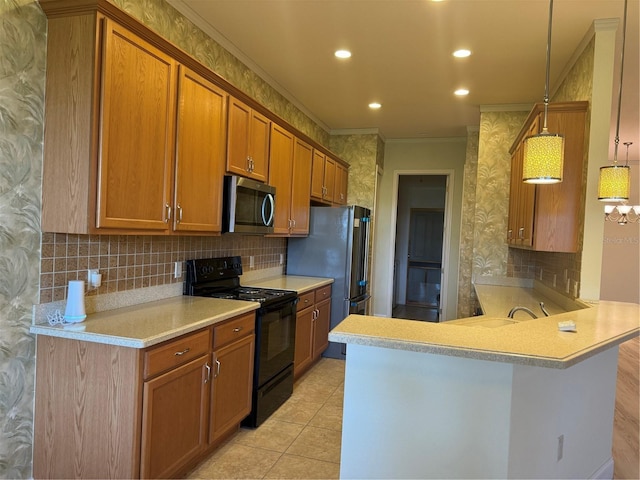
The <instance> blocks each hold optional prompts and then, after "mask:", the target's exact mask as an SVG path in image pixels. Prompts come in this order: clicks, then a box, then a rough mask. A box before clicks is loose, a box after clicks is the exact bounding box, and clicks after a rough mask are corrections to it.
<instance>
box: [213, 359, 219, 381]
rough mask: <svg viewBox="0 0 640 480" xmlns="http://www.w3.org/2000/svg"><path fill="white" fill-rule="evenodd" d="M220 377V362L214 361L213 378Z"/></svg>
mask: <svg viewBox="0 0 640 480" xmlns="http://www.w3.org/2000/svg"><path fill="white" fill-rule="evenodd" d="M219 376H220V360H217V359H216V374H215V377H214V378H217V377H219Z"/></svg>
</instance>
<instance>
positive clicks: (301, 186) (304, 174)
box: [291, 138, 313, 235]
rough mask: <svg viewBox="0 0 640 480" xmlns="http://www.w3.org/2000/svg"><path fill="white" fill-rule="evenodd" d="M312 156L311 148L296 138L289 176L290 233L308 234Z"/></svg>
mask: <svg viewBox="0 0 640 480" xmlns="http://www.w3.org/2000/svg"><path fill="white" fill-rule="evenodd" d="M312 157H313V148H312V147H311V146H310V145H309V144H307V143H305V142H303V141H302V140H300V139H298V138H296V139H295V145H294V150H293V173H292V177H291V187H292V188H291V220H292V225H291V235H308V234H309V208H310V206H311V205H310V199H309V197H310V191H311V163H312Z"/></svg>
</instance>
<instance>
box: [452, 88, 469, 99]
mask: <svg viewBox="0 0 640 480" xmlns="http://www.w3.org/2000/svg"><path fill="white" fill-rule="evenodd" d="M453 93H454V94H456V95H458V96H459V97H464V96H465V95H469V90H467V89H466V88H459V89H458V90H456V91H455V92H453Z"/></svg>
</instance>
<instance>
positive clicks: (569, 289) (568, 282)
mask: <svg viewBox="0 0 640 480" xmlns="http://www.w3.org/2000/svg"><path fill="white" fill-rule="evenodd" d="M564 290H565V292H567V293H569V292H571V279H570V278H567V285H566V287H565V288H564Z"/></svg>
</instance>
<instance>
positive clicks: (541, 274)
mask: <svg viewBox="0 0 640 480" xmlns="http://www.w3.org/2000/svg"><path fill="white" fill-rule="evenodd" d="M542 271H543V269H542V268H541V269H540V281H542Z"/></svg>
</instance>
